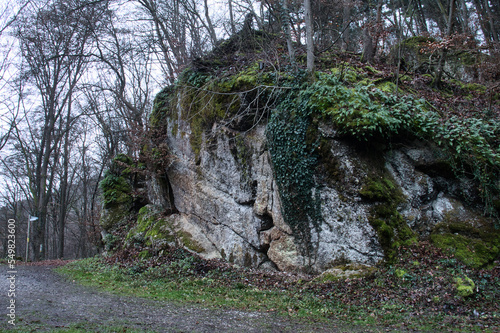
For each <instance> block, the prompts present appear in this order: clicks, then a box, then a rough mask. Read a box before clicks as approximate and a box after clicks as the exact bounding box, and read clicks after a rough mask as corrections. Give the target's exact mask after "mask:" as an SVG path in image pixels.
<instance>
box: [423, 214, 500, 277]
mask: <svg viewBox="0 0 500 333" xmlns="http://www.w3.org/2000/svg"><path fill="white" fill-rule="evenodd" d="M431 240H432V242H433V244H434V245H436V246H437V247H439V248H441V249H444V250H446V251H449V252H450V253H451V254H453V255H454V256H455V257H456V258H457V259H459V260H460V261H462V262H463V263H464V264H466V265H468V266H470V267H474V268H481V267H485V266H488V265H489V264H491V263H492V262H493V261H494V260H495V259H496V258H498V256H499V254H500V231H499V230H496V229H494V228H493V227H486V226H483V227H482V228H476V227H474V226H472V225H471V224H470V223H467V222H454V221H452V222H448V221H445V222H444V223H441V224H438V225H437V226H436V227H435V228H434V230H433V233H432V234H431Z"/></svg>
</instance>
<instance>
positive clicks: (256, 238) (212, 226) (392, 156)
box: [148, 117, 474, 272]
mask: <svg viewBox="0 0 500 333" xmlns="http://www.w3.org/2000/svg"><path fill="white" fill-rule="evenodd" d="M167 127H168V128H167V130H168V138H167V142H166V144H167V145H168V147H169V149H170V153H171V154H172V156H173V158H172V163H171V164H170V166H169V167H168V169H167V170H166V174H167V177H168V182H166V183H168V186H169V189H168V191H166V192H165V189H161V187H162V186H164V187H165V186H166V185H165V182H164V183H163V185H162V184H161V182H156V183H154V184H152V185H150V190H149V192H148V193H149V195H150V198H149V201H150V202H152V203H154V204H155V205H164V206H165V209H166V210H169V211H171V212H174V213H173V214H172V215H171V217H170V220H171V221H173V225H174V228H175V230H176V232H177V234H178V235H185V236H186V237H181V245H184V246H185V247H186V248H188V249H189V250H191V251H194V252H197V253H199V254H200V255H202V256H205V257H207V258H222V259H225V260H228V261H230V262H232V263H235V264H238V265H242V266H249V267H261V268H266V269H279V270H286V271H292V270H306V269H307V270H309V271H316V272H321V271H325V270H327V269H329V268H332V267H335V266H338V265H343V264H346V263H357V264H363V265H374V264H376V263H378V262H379V261H381V260H383V259H384V250H383V247H382V246H381V242H380V239H379V235H378V233H377V231H376V230H375V229H374V227H373V226H372V223H371V222H370V219H372V218H373V216H372V215H373V207H374V205H376V204H377V203H376V202H373V201H372V200H367V199H366V198H365V197H363V195H361V194H360V192H362V189H363V186H365V185H366V181H367V179H369V178H370V177H374V175H376V174H377V172H381V171H380V170H382V172H385V173H386V174H387V175H389V176H388V177H390V178H392V182H393V183H394V184H396V185H397V186H398V187H400V189H401V192H402V194H403V200H402V202H399V203H398V206H397V212H398V213H399V214H401V215H402V216H403V217H404V218H405V220H406V221H407V222H408V225H409V226H410V227H411V228H412V229H413V230H414V231H415V232H417V233H419V234H420V235H423V236H425V235H428V234H429V232H430V231H431V230H432V228H433V226H434V225H436V224H437V223H439V222H440V221H443V219H445V217H446V216H449V214H454V216H455V217H456V218H460V217H461V216H465V215H467V214H468V217H470V216H472V215H474V213H472V212H471V211H470V210H468V209H466V208H465V206H464V205H463V204H462V203H461V201H460V198H459V197H458V196H457V193H458V187H459V185H460V184H457V182H456V181H453V180H451V178H447V177H448V174H447V172H448V170H444V167H443V165H444V164H442V163H441V162H440V159H439V158H437V157H436V156H433V155H432V152H431V150H429V148H426V147H423V146H422V147H418V145H417V146H416V147H414V148H394V149H391V150H387V149H385V150H382V151H384V153H382V154H378V153H377V154H376V155H377V156H375V157H373V156H372V157H370V154H366V151H364V150H363V148H362V147H361V148H360V147H359V144H358V145H357V146H356V145H353V144H350V143H349V142H346V141H344V140H342V139H340V138H337V137H336V134H335V131H334V130H333V129H331V128H328V126H327V125H320V127H319V131H320V133H321V135H322V137H323V138H325V140H324V142H323V143H322V145H324V146H323V147H322V148H321V149H322V157H321V160H320V163H319V164H320V167H318V170H317V172H316V173H317V176H316V179H315V182H316V185H317V186H316V189H315V191H319V198H320V199H321V209H320V211H321V215H322V224H321V225H320V228H319V229H313V228H311V230H312V231H311V233H312V234H311V244H310V246H309V247H308V249H309V250H308V251H307V252H304V251H303V248H301V246H300V240H297V239H296V237H295V236H294V234H293V232H292V229H291V228H290V226H289V225H287V223H286V221H284V218H283V214H282V210H281V205H280V193H279V191H278V186H277V184H276V180H275V177H274V174H273V167H272V163H271V157H270V153H269V151H268V149H267V147H266V133H265V129H266V127H265V125H260V126H256V127H254V128H252V129H251V130H249V131H245V132H238V131H235V130H232V129H229V128H226V127H224V126H222V125H219V124H217V123H216V124H214V126H213V128H212V131H211V132H205V133H204V134H203V137H202V138H201V146H200V147H196V148H197V149H194V147H193V140H192V136H193V135H195V134H193V133H192V130H191V128H190V126H189V124H188V123H187V122H185V121H183V120H182V119H181V118H180V117H178V118H177V119H174V120H172V119H170V120H169V122H168V126H167ZM367 155H368V157H367ZM372 155H373V154H372ZM374 161H376V162H374ZM374 165H375V166H374ZM377 168H378V169H377ZM464 182H465V183H466V181H465V180H464ZM462 185H463V184H462ZM462 188H463V186H462ZM169 191H171V192H169ZM162 193H163V194H162ZM165 193H169V195H170V200H165V198H164V197H162V196H165ZM172 201H173V204H172ZM182 240H186V241H185V242H184V241H182Z"/></svg>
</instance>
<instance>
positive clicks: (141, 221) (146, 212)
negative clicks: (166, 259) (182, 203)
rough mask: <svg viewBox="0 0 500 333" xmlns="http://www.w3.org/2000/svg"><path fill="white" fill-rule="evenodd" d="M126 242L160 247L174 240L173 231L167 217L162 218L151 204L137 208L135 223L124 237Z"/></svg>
mask: <svg viewBox="0 0 500 333" xmlns="http://www.w3.org/2000/svg"><path fill="white" fill-rule="evenodd" d="M126 240H127V241H128V243H129V244H130V243H136V244H137V243H139V244H138V245H145V246H153V247H162V246H164V245H166V244H168V243H170V242H174V241H175V233H174V232H173V231H172V228H171V225H170V223H169V222H168V220H167V219H165V218H163V217H162V216H161V214H159V213H158V212H157V211H156V210H155V209H154V208H153V206H151V205H146V206H144V207H142V208H141V209H140V210H139V214H138V215H137V224H136V225H135V227H134V228H132V229H131V230H130V231H129V232H128V234H127V237H126Z"/></svg>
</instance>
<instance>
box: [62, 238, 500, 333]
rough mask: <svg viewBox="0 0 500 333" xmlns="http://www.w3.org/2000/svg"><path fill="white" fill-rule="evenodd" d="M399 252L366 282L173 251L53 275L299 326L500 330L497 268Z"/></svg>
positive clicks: (414, 249)
mask: <svg viewBox="0 0 500 333" xmlns="http://www.w3.org/2000/svg"><path fill="white" fill-rule="evenodd" d="M399 252H400V259H399V260H398V261H397V262H395V263H394V264H393V265H391V266H381V267H379V268H378V269H377V270H376V271H375V272H374V273H372V274H370V275H369V276H366V277H360V278H351V279H340V280H336V281H328V282H321V281H322V280H321V279H315V276H311V275H294V274H290V273H273V272H265V271H258V270H251V269H244V268H236V267H233V266H230V265H228V264H226V263H223V262H220V261H214V260H211V261H206V260H203V259H201V258H199V257H197V256H193V255H191V254H190V253H188V252H186V251H184V250H180V249H176V250H172V251H170V252H169V253H168V255H166V256H164V257H162V258H159V257H155V258H150V259H149V260H143V259H140V258H129V260H127V261H126V262H122V263H120V264H116V263H115V259H113V258H109V259H108V260H105V259H103V258H90V259H84V260H80V261H76V262H73V263H70V264H68V265H66V266H64V267H61V268H59V269H58V271H59V272H60V273H62V274H64V275H65V276H67V277H68V278H70V279H72V280H77V281H79V282H81V283H83V284H87V285H94V286H100V287H101V288H103V289H105V290H108V291H112V292H114V293H119V294H125V295H134V296H140V297H147V298H153V299H159V300H168V301H173V302H177V303H197V304H201V305H203V306H207V307H221V308H228V309H238V310H252V311H266V312H274V313H276V314H278V315H282V316H291V317H296V318H299V319H300V318H302V319H303V320H320V321H323V320H328V321H330V320H335V321H336V322H339V323H341V324H346V325H355V326H356V327H359V326H361V327H367V329H368V328H373V327H385V328H387V329H392V330H397V331H407V330H419V331H443V330H450V329H452V330H454V331H486V332H494V331H496V330H498V329H500V326H499V324H498V323H499V318H500V308H499V305H498V302H497V300H498V298H499V297H500V266H499V265H498V263H496V266H495V267H494V268H493V269H490V270H478V269H472V268H469V267H467V266H465V265H463V264H461V263H460V262H459V261H458V260H456V259H455V258H454V257H453V256H450V255H446V254H444V253H443V252H441V251H440V250H438V249H436V248H434V247H433V246H431V245H430V244H429V243H420V244H419V245H413V246H409V247H403V248H400V249H399ZM457 278H461V279H462V281H468V280H469V279H470V280H471V281H473V282H474V290H472V293H471V294H464V293H463V291H461V290H460V288H459V287H460V286H459V285H458V282H457V281H458V280H457ZM463 288H464V287H462V289H463ZM463 295H466V296H465V297H464V296H463Z"/></svg>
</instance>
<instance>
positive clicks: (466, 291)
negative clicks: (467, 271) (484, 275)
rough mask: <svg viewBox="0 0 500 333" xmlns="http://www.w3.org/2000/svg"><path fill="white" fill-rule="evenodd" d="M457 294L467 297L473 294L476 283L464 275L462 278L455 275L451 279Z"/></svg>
mask: <svg viewBox="0 0 500 333" xmlns="http://www.w3.org/2000/svg"><path fill="white" fill-rule="evenodd" d="M453 282H455V288H456V290H457V294H458V296H461V297H469V296H472V295H473V294H474V289H475V288H476V284H475V283H474V281H472V279H471V278H469V277H467V276H464V277H463V278H461V277H457V278H455V279H454V280H453Z"/></svg>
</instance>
